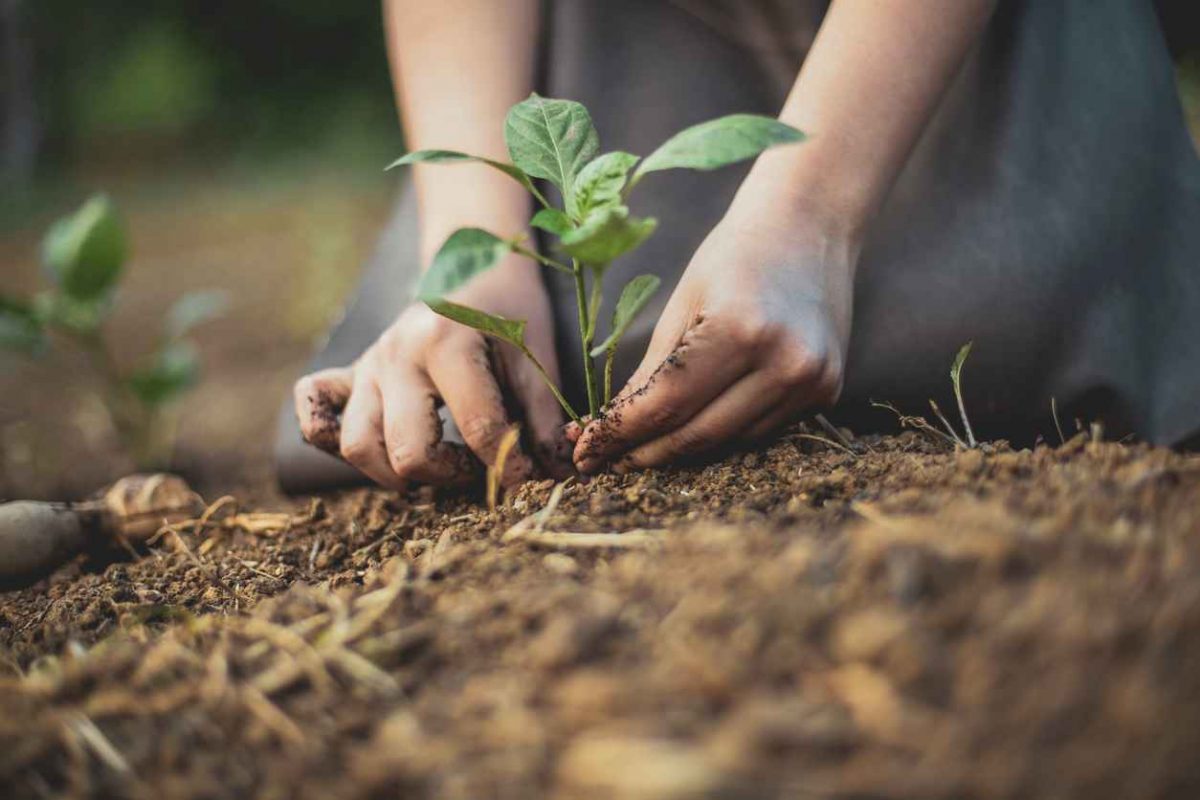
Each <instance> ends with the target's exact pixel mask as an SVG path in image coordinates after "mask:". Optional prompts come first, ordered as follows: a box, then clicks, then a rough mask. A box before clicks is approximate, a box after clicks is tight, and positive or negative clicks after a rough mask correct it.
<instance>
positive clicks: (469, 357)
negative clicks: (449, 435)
mask: <svg viewBox="0 0 1200 800" xmlns="http://www.w3.org/2000/svg"><path fill="white" fill-rule="evenodd" d="M451 299H453V300H454V301H456V302H459V303H462V304H464V305H468V306H471V307H473V308H478V309H480V310H482V311H487V312H489V313H492V314H499V315H500V316H503V317H507V318H509V319H524V320H526V321H527V322H528V325H527V327H526V333H525V337H526V342H527V344H528V346H529V349H530V350H532V351H533V353H534V355H535V356H537V358H538V360H539V361H541V363H542V364H543V366H545V368H546V371H547V372H548V373H549V374H550V376H551V378H553V379H554V380H556V381H557V380H558V360H557V357H556V355H555V349H554V333H553V331H554V327H553V320H552V317H551V308H550V300H549V297H548V295H547V293H546V289H545V287H544V286H543V284H542V282H541V278H540V276H539V274H538V271H537V265H536V264H534V263H532V262H530V261H528V260H527V259H524V258H521V257H518V256H512V257H510V258H509V259H508V260H506V261H505V262H503V263H502V264H500V265H497V266H496V267H495V268H493V269H491V270H489V271H488V272H486V273H483V274H481V275H479V276H477V277H476V278H474V279H473V280H472V281H471V282H470V283H469V284H467V285H466V286H464V287H462V288H461V289H460V290H459V291H458V292H456V293H455V294H454V295H452V296H451ZM295 403H296V415H297V417H298V418H299V421H300V431H301V433H302V434H303V435H304V438H305V440H306V441H308V442H309V443H310V444H312V445H314V446H316V447H319V448H321V449H322V450H325V451H327V452H329V453H332V454H334V455H339V456H341V457H342V458H343V459H345V460H346V461H348V462H349V463H350V464H352V465H353V466H355V467H357V468H358V469H359V470H360V471H361V472H363V473H364V474H365V475H367V476H368V477H369V478H371V479H372V480H374V481H375V482H376V483H378V484H380V485H381V486H385V487H388V488H393V489H399V490H403V489H405V488H406V487H407V485H408V484H409V483H410V482H418V483H428V484H435V485H454V484H461V483H465V482H467V481H470V480H471V479H472V478H473V477H474V476H475V475H476V474H477V473H478V471H479V468H480V463H479V462H482V463H483V464H492V463H494V461H495V457H496V450H497V447H498V445H499V442H500V439H501V437H502V436H503V435H504V433H505V432H506V431H507V430H508V429H509V427H510V426H511V425H512V424H513V423H515V422H520V423H523V430H524V433H525V434H526V435H525V436H523V437H522V438H523V439H524V440H526V441H529V442H531V443H532V444H533V446H534V451H535V452H534V453H533V457H531V456H530V454H529V453H527V452H525V450H524V449H523V448H522V446H521V445H520V444H518V445H517V447H516V448H514V449H513V451H512V452H511V453H510V454H509V456H508V459H507V460H506V462H505V468H504V475H503V480H504V483H505V484H506V485H509V484H512V483H515V482H519V481H521V480H525V479H527V478H529V477H530V476H531V475H533V474H534V472H535V471H539V470H540V471H542V472H546V473H552V474H558V473H560V472H561V471H562V470H563V467H564V466H565V467H566V468H567V469H568V470H569V468H570V446H569V444H567V442H566V441H565V439H564V438H563V434H562V430H561V428H562V421H563V412H562V408H561V407H560V406H559V404H558V401H557V400H555V398H554V395H553V394H552V393H551V392H550V390H549V389H548V388H547V387H546V385H545V384H544V383H543V382H542V380H541V377H540V376H539V375H538V373H537V371H536V370H535V369H534V368H533V366H532V365H531V364H530V363H529V361H528V360H527V359H526V358H525V357H524V356H522V355H521V353H519V352H518V351H517V350H516V349H515V348H513V347H512V346H511V345H508V344H504V343H501V342H499V341H496V340H495V339H489V338H486V337H484V336H483V334H481V333H479V332H477V331H475V330H473V329H471V328H468V327H466V326H465V325H460V324H458V323H456V322H452V321H450V320H448V319H446V318H444V317H440V316H438V315H437V314H434V313H433V312H432V311H430V310H429V308H428V307H427V306H425V305H424V304H423V303H414V304H413V305H411V306H409V307H408V308H406V309H404V311H403V312H401V314H400V316H399V317H398V318H397V320H396V321H395V322H394V323H393V324H392V326H391V327H390V328H388V329H387V330H386V331H384V333H383V335H381V336H380V337H379V339H378V340H377V341H376V342H375V344H373V345H372V346H371V347H370V348H368V349H367V351H366V352H365V353H363V354H362V356H361V357H360V358H359V359H358V360H357V361H355V362H354V363H353V364H351V365H350V366H348V367H340V368H336V369H327V370H323V371H321V372H316V373H313V374H311V375H307V376H305V377H304V378H302V379H301V380H300V381H298V382H297V383H296V387H295ZM443 403H444V404H445V405H446V406H447V407H448V408H449V411H450V415H451V416H452V417H453V419H454V422H455V424H456V425H457V426H458V429H459V430H460V431H461V432H462V435H463V439H464V440H465V441H466V445H467V447H466V448H463V447H462V446H460V445H455V444H452V443H449V442H444V441H442V429H441V421H440V420H439V418H438V413H437V410H438V407H439V406H440V405H442V404H443ZM468 448H469V450H468ZM472 454H473V455H472Z"/></svg>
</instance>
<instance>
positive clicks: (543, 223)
mask: <svg viewBox="0 0 1200 800" xmlns="http://www.w3.org/2000/svg"><path fill="white" fill-rule="evenodd" d="M504 139H505V143H506V144H507V146H508V152H509V156H510V157H511V159H512V163H511V164H506V163H502V162H499V161H492V160H490V159H485V158H478V157H475V156H471V155H468V154H466V153H458V152H454V151H451V150H417V151H415V152H412V153H408V154H407V155H405V156H403V157H402V158H400V159H399V160H397V161H396V162H395V163H393V164H392V165H391V167H396V166H402V165H407V164H422V163H429V164H454V163H463V162H468V161H474V162H478V163H483V164H487V165H489V166H491V167H493V168H494V169H498V170H500V171H501V172H503V173H505V174H506V175H508V176H509V177H511V178H512V179H513V180H515V181H517V182H518V183H520V184H521V185H522V186H523V187H525V189H526V190H527V191H528V192H529V193H530V194H531V195H533V197H534V199H535V200H536V201H537V203H538V205H539V206H540V208H539V210H538V211H537V213H535V214H534V215H533V218H532V219H531V220H530V225H531V226H532V227H535V228H538V229H539V230H542V231H544V232H545V233H547V234H549V235H550V236H552V237H554V238H555V239H556V240H557V242H556V245H555V246H554V248H553V250H554V251H557V252H555V253H554V255H555V256H557V257H550V256H546V255H543V254H540V253H537V252H534V251H533V250H531V249H529V248H526V247H525V246H524V245H523V244H522V240H521V238H520V237H512V236H502V235H499V234H495V233H491V232H488V231H485V230H481V229H479V228H463V229H460V230H458V231H455V232H454V233H453V234H451V235H450V237H449V238H447V239H446V242H445V243H444V244H443V245H442V247H441V249H440V250H439V251H438V253H437V255H436V256H435V257H434V260H433V264H431V265H430V267H429V269H428V271H427V272H426V273H425V275H424V276H423V277H422V280H421V282H420V285H419V286H418V288H417V298H418V299H419V300H421V301H422V302H424V303H425V304H427V305H428V306H429V307H430V308H431V309H432V310H433V311H434V312H436V313H438V314H441V315H442V316H444V317H447V318H449V319H452V320H454V321H455V322H459V323H461V324H463V325H467V326H469V327H471V328H474V329H475V330H477V331H479V332H480V333H483V334H484V335H487V336H492V337H494V338H497V339H500V340H501V341H504V342H507V343H509V344H511V345H512V346H514V347H516V348H517V349H518V350H520V351H521V352H522V353H524V354H525V356H526V357H528V358H529V359H530V360H531V361H532V362H533V364H534V366H535V367H536V368H537V369H538V371H539V372H540V373H541V375H542V377H543V379H545V381H546V383H547V384H548V385H549V386H550V389H551V391H553V392H554V396H555V397H557V398H558V401H559V403H560V404H562V407H563V409H564V410H565V411H566V412H567V414H568V415H569V416H570V417H571V419H574V420H579V418H580V415H579V414H578V413H577V412H576V411H575V409H574V408H572V407H571V404H570V403H569V402H568V401H567V399H566V398H565V396H564V395H563V393H562V391H561V390H560V388H559V387H558V386H555V385H554V383H553V381H551V380H550V378H549V376H548V375H547V374H546V371H545V369H544V368H543V367H542V365H541V364H539V363H538V362H537V359H536V358H534V356H533V354H532V353H531V352H530V351H529V348H528V347H526V345H525V322H524V320H510V319H504V318H503V317H499V316H496V315H493V314H487V313H485V312H483V311H480V310H478V309H474V308H469V307H467V306H463V305H460V304H458V303H455V302H453V301H452V300H450V299H448V297H449V296H450V295H451V294H452V293H453V292H454V290H455V289H457V288H459V287H460V286H462V285H463V284H465V283H466V282H467V281H469V280H471V278H473V277H474V276H476V275H478V274H479V273H481V272H483V271H485V270H487V269H490V268H491V267H493V266H495V264H497V263H498V262H499V261H500V259H501V258H503V257H504V256H505V255H506V254H508V253H518V254H520V255H523V256H527V257H529V258H532V259H534V260H536V261H537V262H538V263H540V264H542V265H543V266H546V267H549V268H550V269H554V270H557V271H559V272H563V273H565V274H567V275H570V276H571V277H572V279H573V280H574V283H575V303H576V311H577V313H578V317H579V333H580V337H581V339H582V341H583V348H582V352H581V354H580V355H581V358H582V362H583V375H584V383H585V386H584V387H583V388H584V393H585V395H586V397H587V402H588V413H589V414H591V415H592V416H595V415H596V414H597V412H598V411H599V410H600V409H601V407H603V406H604V405H605V404H607V403H608V402H609V401H610V400H611V399H612V368H613V357H614V355H615V354H616V351H617V345H618V344H619V343H620V340H621V337H622V336H624V335H625V333H626V332H627V331H628V330H629V327H630V325H631V324H632V323H633V321H634V319H635V318H636V317H637V315H638V314H639V313H640V312H641V311H642V310H643V309H644V308H645V307H646V306H647V304H649V302H650V300H651V298H652V297H653V296H654V293H655V291H657V290H658V288H659V283H660V281H659V279H658V278H657V277H655V276H653V275H639V276H638V277H636V278H634V279H633V280H631V281H630V282H629V283H628V284H627V285H626V286H625V287H624V288H623V290H622V291H621V293H620V296H619V299H618V300H617V302H616V304H615V306H614V309H613V313H612V318H611V325H610V327H609V332H608V335H607V336H606V337H605V338H604V340H603V341H602V342H600V343H599V344H596V337H597V332H598V331H597V320H598V319H599V317H600V315H601V312H602V309H603V304H604V275H605V272H606V271H607V270H608V267H609V265H610V264H612V262H613V261H615V260H616V259H618V258H620V257H621V256H624V255H627V254H629V253H631V252H632V251H634V250H636V249H637V248H638V247H639V246H640V245H641V244H642V243H643V242H645V241H646V239H648V238H649V237H650V235H651V234H653V233H654V230H655V228H656V227H657V226H658V222H657V221H656V220H654V219H649V218H641V217H638V216H636V215H634V214H633V212H632V211H631V210H630V208H629V206H628V205H627V203H628V200H629V195H630V192H632V190H633V189H634V187H636V186H637V185H638V183H639V182H641V180H642V178H644V177H645V176H646V175H649V174H650V173H652V172H659V171H661V170H667V169H693V170H713V169H717V168H719V167H724V166H727V165H729V164H734V163H737V162H739V161H744V160H746V159H750V158H754V157H755V156H757V155H759V154H760V153H762V152H763V151H764V150H766V149H768V148H770V147H774V146H776V145H784V144H791V143H795V142H800V141H803V139H804V134H803V133H801V132H800V131H798V130H796V129H795V128H792V127H791V126H789V125H785V124H784V123H782V122H780V121H779V120H776V119H772V118H770V117H762V116H756V115H753V114H732V115H729V116H726V117H721V118H719V119H714V120H710V121H708V122H704V123H701V124H699V125H695V126H693V127H691V128H687V129H686V130H684V131H681V132H680V133H678V134H676V135H675V136H673V137H671V138H670V139H668V140H667V141H666V142H664V143H663V144H662V145H661V146H660V147H659V148H658V149H657V150H655V151H654V152H653V153H651V154H650V155H648V156H646V157H645V158H641V157H639V156H636V155H634V154H632V153H626V152H622V151H619V150H617V151H613V152H609V153H600V139H599V136H598V134H597V133H596V128H595V127H594V126H593V124H592V118H591V116H590V115H589V114H588V111H587V109H586V108H584V107H583V105H581V104H580V103H576V102H574V101H571V100H553V99H550V98H545V97H540V96H538V95H537V94H533V95H530V97H529V98H528V99H527V100H524V101H522V102H520V103H518V104H517V105H515V106H513V107H512V108H511V109H510V110H509V112H508V117H507V119H506V120H505V125H504ZM391 167H389V169H390V168H391ZM535 179H537V180H544V181H549V182H550V183H551V184H553V185H554V186H555V187H556V188H557V189H558V191H559V194H560V196H561V197H562V205H561V206H555V205H553V204H552V203H551V202H550V201H549V200H548V199H547V197H546V195H545V194H543V193H542V192H541V191H539V189H538V188H537V186H536V185H535V183H534V180H535ZM601 356H603V357H604V359H605V362H604V368H603V378H602V379H600V378H598V377H597V370H596V363H595V359H597V358H600V357H601Z"/></svg>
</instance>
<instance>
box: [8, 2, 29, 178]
mask: <svg viewBox="0 0 1200 800" xmlns="http://www.w3.org/2000/svg"><path fill="white" fill-rule="evenodd" d="M23 6H24V3H23V0H0V42H2V43H3V44H2V45H0V52H2V53H3V57H2V58H3V60H2V63H3V106H2V108H3V109H4V120H3V129H2V133H3V137H4V138H3V142H2V143H0V146H2V147H3V150H2V151H0V182H2V183H3V184H4V185H5V186H18V185H22V184H25V183H27V182H28V181H29V178H30V177H31V176H32V174H33V167H34V163H35V161H36V159H37V150H38V138H39V128H38V120H37V102H36V99H35V96H34V84H33V42H32V40H31V36H30V33H29V30H28V29H27V28H26V26H25V24H24V23H25V19H24V12H23Z"/></svg>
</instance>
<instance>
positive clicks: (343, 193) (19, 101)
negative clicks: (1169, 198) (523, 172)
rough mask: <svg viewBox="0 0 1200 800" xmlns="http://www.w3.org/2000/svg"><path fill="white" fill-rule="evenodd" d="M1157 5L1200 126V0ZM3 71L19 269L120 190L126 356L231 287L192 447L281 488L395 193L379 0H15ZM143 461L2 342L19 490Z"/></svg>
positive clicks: (206, 468)
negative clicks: (316, 384) (59, 228)
mask: <svg viewBox="0 0 1200 800" xmlns="http://www.w3.org/2000/svg"><path fill="white" fill-rule="evenodd" d="M498 1H500V0H498ZM1136 1H1137V0H1130V2H1136ZM1157 5H1158V6H1159V10H1160V12H1161V13H1162V14H1163V15H1164V19H1165V24H1164V31H1165V33H1166V35H1167V38H1168V40H1169V43H1170V46H1171V48H1172V50H1173V53H1174V54H1175V56H1176V59H1177V63H1178V65H1179V66H1178V77H1179V84H1180V90H1181V96H1182V98H1183V102H1184V106H1185V111H1186V113H1187V115H1188V118H1189V121H1190V124H1191V125H1192V127H1193V130H1194V131H1198V132H1200V25H1197V24H1196V23H1195V22H1194V20H1193V17H1194V16H1195V15H1194V12H1195V5H1196V0H1163V1H1161V2H1159V3H1158V4H1157ZM0 92H2V94H0V103H2V106H0V290H2V291H4V292H7V293H15V294H28V293H31V292H32V291H34V290H35V289H36V288H37V287H38V285H39V283H40V280H41V279H40V277H39V270H38V262H39V254H38V248H39V242H40V239H41V235H42V233H43V232H44V230H45V229H46V227H48V225H49V224H50V223H51V222H52V221H53V220H54V219H55V218H56V217H58V216H60V215H62V214H64V213H66V212H68V211H70V210H73V209H74V208H75V207H77V206H78V205H79V203H80V202H82V200H83V199H84V198H85V197H87V196H88V195H90V194H91V193H93V192H95V191H98V190H104V191H107V192H108V193H109V194H110V195H111V196H112V197H113V199H114V200H115V201H116V203H117V206H118V208H119V209H120V210H121V213H122V215H123V217H124V220H125V223H126V225H127V227H128V229H129V237H130V246H131V251H132V259H131V261H130V263H129V264H128V267H127V274H126V276H125V279H124V281H123V285H122V289H121V292H120V295H119V297H118V307H117V310H116V312H115V314H114V316H113V317H112V319H111V320H110V322H109V323H108V326H107V327H108V334H109V335H110V337H111V339H112V341H113V343H114V346H115V347H114V349H115V350H116V354H117V357H118V361H120V362H122V363H126V364H128V363H134V362H135V361H136V360H137V359H138V357H139V356H141V355H143V354H144V353H145V352H146V351H147V349H148V348H149V347H151V346H152V345H151V343H149V342H148V341H147V340H148V335H147V331H148V330H156V329H157V327H158V324H159V319H160V317H161V315H162V313H163V310H164V309H165V308H166V307H167V306H169V305H170V303H171V302H172V301H174V300H175V299H176V298H178V297H179V296H180V295H182V294H184V293H185V292H187V291H190V290H195V289H203V288H206V287H212V286H216V287H224V288H227V289H230V290H231V292H232V297H233V304H232V307H231V308H230V310H229V312H228V315H227V316H226V318H225V319H224V320H223V321H222V322H221V323H219V324H215V325H210V326H208V327H206V328H204V329H202V330H201V331H200V332H199V334H198V339H199V345H200V350H201V352H202V354H203V357H204V361H205V363H206V369H207V372H206V376H205V379H204V381H203V383H202V384H201V385H200V387H199V388H198V389H197V390H196V391H195V392H193V393H192V394H191V395H189V396H188V397H187V398H186V400H185V401H184V403H183V406H182V408H181V409H180V414H179V420H180V423H179V447H178V451H177V456H176V465H175V466H176V468H177V469H179V470H181V471H183V472H184V473H185V474H187V475H188V476H189V477H191V478H192V479H193V480H194V481H196V482H197V484H198V485H199V486H200V487H201V488H203V489H205V490H207V491H209V492H214V491H220V490H223V489H227V488H232V487H235V486H236V487H238V488H239V489H240V490H241V493H242V494H243V495H244V494H245V491H246V487H258V488H261V489H262V490H263V491H268V490H267V489H266V488H265V487H269V486H270V484H271V482H270V479H269V474H270V468H269V456H270V442H271V438H272V435H273V430H274V415H275V412H276V409H277V407H278V406H277V403H278V401H279V400H280V399H281V398H283V397H285V396H286V395H287V393H288V387H289V386H290V383H291V381H292V380H293V379H294V377H295V375H296V374H297V373H298V372H299V371H300V370H301V369H302V367H303V364H304V363H305V361H306V359H307V357H308V354H309V353H310V352H311V350H312V348H313V346H314V344H315V342H316V341H317V340H318V339H319V337H320V336H322V335H323V332H324V331H325V330H326V329H327V328H328V326H329V325H330V323H331V322H332V321H334V320H335V319H336V317H337V315H338V313H339V310H340V308H341V306H342V303H343V302H344V298H345V297H346V295H347V293H348V292H349V291H350V290H351V288H352V285H353V282H354V280H355V276H356V272H357V268H358V266H359V265H360V264H361V263H362V262H363V261H364V260H365V258H366V257H367V256H368V255H369V253H370V251H371V249H372V247H373V246H374V242H375V238H376V236H377V234H378V231H379V229H380V227H381V226H382V224H383V222H384V220H385V218H386V216H387V213H388V210H389V207H390V203H391V200H392V193H393V190H394V178H393V177H392V176H390V175H385V174H384V173H383V172H382V169H381V168H382V166H383V165H384V164H386V163H388V162H389V161H390V160H391V159H392V158H394V157H395V156H396V155H397V154H398V153H399V152H400V151H401V149H402V148H401V142H400V134H399V130H398V126H397V124H396V118H395V111H394V109H393V103H392V93H391V86H390V81H389V78H388V71H387V63H386V58H385V52H384V42H383V31H382V23H381V9H380V4H379V2H378V0H351V2H330V0H121V2H120V3H115V2H107V3H106V2H81V0H0ZM130 466H131V465H130V462H129V461H128V459H126V458H124V457H123V455H122V454H121V452H120V448H119V447H118V446H117V443H116V438H115V433H114V431H113V429H112V425H111V423H110V422H109V421H108V420H107V418H106V415H105V413H104V409H103V405H102V403H101V402H100V401H99V399H98V397H97V396H96V382H95V380H94V376H93V375H91V373H90V371H89V365H88V364H87V362H86V361H85V360H84V359H81V358H80V357H79V356H78V355H77V354H75V353H73V352H71V351H70V350H67V349H63V350H56V351H54V352H53V353H51V354H50V355H49V356H48V357H46V358H43V359H41V360H38V361H32V362H31V361H27V360H22V359H14V358H11V357H8V356H4V355H0V499H2V498H6V497H15V496H31V497H55V496H57V497H62V496H78V495H80V494H83V493H85V492H87V491H90V490H92V489H94V488H96V487H97V486H99V485H101V484H103V483H104V482H105V481H107V480H110V479H112V478H114V477H117V476H119V475H120V474H122V473H123V472H125V471H127V470H128V469H130Z"/></svg>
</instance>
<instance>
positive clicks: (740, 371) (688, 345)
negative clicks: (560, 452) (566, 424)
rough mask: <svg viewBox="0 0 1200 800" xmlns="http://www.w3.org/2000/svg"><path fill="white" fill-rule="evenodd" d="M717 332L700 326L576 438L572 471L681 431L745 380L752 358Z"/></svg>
mask: <svg viewBox="0 0 1200 800" xmlns="http://www.w3.org/2000/svg"><path fill="white" fill-rule="evenodd" d="M720 328H721V326H719V325H716V324H714V323H711V322H706V321H701V322H699V323H698V324H696V325H695V326H693V327H692V328H691V329H689V330H688V332H687V333H686V334H684V337H683V339H682V340H681V342H680V344H679V346H678V347H676V348H675V349H674V350H673V351H672V352H671V353H670V355H668V356H667V358H666V359H665V360H664V361H663V362H662V364H661V365H660V366H659V367H658V368H657V369H656V370H655V371H654V372H653V373H651V374H650V376H649V378H648V379H647V380H646V381H645V383H643V384H641V385H640V386H637V387H634V388H630V387H627V389H628V391H623V392H622V394H621V396H619V397H618V398H617V400H615V401H614V402H613V404H612V406H611V408H610V409H609V410H608V411H607V412H606V413H605V414H604V415H603V416H601V417H600V418H598V419H597V420H596V421H595V422H593V423H592V424H590V425H588V426H587V428H586V429H585V430H584V432H583V435H582V436H580V437H579V441H578V442H577V443H576V445H575V466H576V467H577V468H578V469H579V470H580V471H581V472H593V471H595V470H596V469H598V468H599V467H600V465H601V464H602V463H603V462H604V461H606V460H610V459H612V458H614V457H616V456H619V455H621V454H622V453H624V452H627V451H628V450H630V449H631V448H633V447H635V446H637V445H639V444H641V443H642V442H645V441H648V440H650V439H653V438H657V437H658V436H661V435H663V434H665V433H668V432H670V431H673V430H676V429H677V428H680V427H681V426H683V425H684V424H686V423H687V422H688V421H689V420H690V419H691V418H692V417H693V416H695V415H696V413H698V412H699V411H700V410H701V409H702V408H704V407H705V406H707V405H708V404H709V403H710V402H712V401H713V399H715V398H716V397H717V396H718V395H720V394H721V392H723V391H724V390H725V389H727V388H728V387H729V386H730V385H731V384H733V383H734V382H735V381H737V380H738V379H739V378H741V377H742V376H744V375H745V374H746V373H747V372H748V371H749V370H750V368H751V358H752V355H751V353H749V352H748V351H747V349H746V348H742V347H736V346H731V345H730V339H729V338H728V337H726V336H723V335H722V334H721V331H720ZM631 386H632V385H631Z"/></svg>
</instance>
